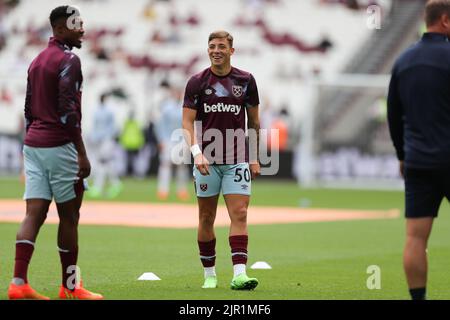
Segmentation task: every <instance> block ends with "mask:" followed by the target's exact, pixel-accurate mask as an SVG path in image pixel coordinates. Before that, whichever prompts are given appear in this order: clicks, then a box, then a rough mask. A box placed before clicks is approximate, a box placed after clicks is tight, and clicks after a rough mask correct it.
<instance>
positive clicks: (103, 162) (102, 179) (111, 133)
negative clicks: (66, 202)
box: [88, 94, 123, 198]
mask: <svg viewBox="0 0 450 320" xmlns="http://www.w3.org/2000/svg"><path fill="white" fill-rule="evenodd" d="M106 99H107V95H106V94H102V95H101V96H100V103H99V105H98V107H97V109H96V110H95V113H94V121H93V125H92V129H91V134H90V139H89V142H90V147H91V149H92V150H91V155H92V159H93V163H92V168H93V170H92V178H93V185H92V186H91V187H90V188H89V191H88V196H90V197H92V198H99V197H102V196H104V195H105V194H104V192H105V187H106V185H107V184H108V188H107V189H106V190H107V191H106V196H107V197H108V198H115V197H117V196H118V195H119V194H120V192H121V191H122V188H123V187H122V183H121V181H120V179H119V175H118V171H117V169H116V168H115V149H116V145H117V144H116V138H117V136H118V133H119V132H118V128H117V125H116V119H115V115H114V112H113V110H112V109H111V107H110V106H109V105H108V103H107V102H106Z"/></svg>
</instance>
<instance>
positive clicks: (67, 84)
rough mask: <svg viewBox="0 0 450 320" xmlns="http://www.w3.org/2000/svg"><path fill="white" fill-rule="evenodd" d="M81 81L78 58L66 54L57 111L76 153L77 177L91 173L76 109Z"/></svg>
mask: <svg viewBox="0 0 450 320" xmlns="http://www.w3.org/2000/svg"><path fill="white" fill-rule="evenodd" d="M81 82H82V75H81V63H80V59H79V58H78V57H77V56H76V55H70V56H69V55H68V56H67V57H65V58H64V60H63V61H62V62H61V66H60V70H59V76H58V89H59V90H58V109H57V112H58V115H59V118H60V121H61V123H62V124H63V125H64V127H65V129H66V130H67V131H68V133H69V135H70V137H71V140H72V142H73V144H74V145H75V148H76V150H77V153H78V177H80V178H86V177H88V176H89V174H90V173H91V164H90V162H89V159H88V157H87V153H86V148H85V146H84V142H83V138H82V136H81V113H80V111H79V110H77V103H78V99H79V90H80V86H81Z"/></svg>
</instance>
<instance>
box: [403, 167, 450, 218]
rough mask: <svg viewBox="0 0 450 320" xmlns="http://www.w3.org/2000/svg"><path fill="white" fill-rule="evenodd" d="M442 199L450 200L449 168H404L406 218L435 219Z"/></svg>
mask: <svg viewBox="0 0 450 320" xmlns="http://www.w3.org/2000/svg"><path fill="white" fill-rule="evenodd" d="M444 197H446V198H447V200H450V168H449V169H414V168H405V216H406V218H421V217H437V215H438V211H439V207H440V205H441V202H442V199H443V198H444Z"/></svg>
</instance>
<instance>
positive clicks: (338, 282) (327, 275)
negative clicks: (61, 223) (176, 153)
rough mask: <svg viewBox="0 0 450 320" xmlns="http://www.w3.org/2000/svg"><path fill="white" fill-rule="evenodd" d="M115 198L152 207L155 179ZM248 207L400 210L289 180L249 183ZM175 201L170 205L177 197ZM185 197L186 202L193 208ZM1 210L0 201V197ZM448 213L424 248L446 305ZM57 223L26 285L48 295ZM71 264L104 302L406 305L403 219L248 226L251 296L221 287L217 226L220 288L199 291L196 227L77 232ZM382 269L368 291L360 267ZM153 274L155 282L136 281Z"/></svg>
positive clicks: (129, 183) (223, 275) (2, 285)
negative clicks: (261, 266) (262, 264)
mask: <svg viewBox="0 0 450 320" xmlns="http://www.w3.org/2000/svg"><path fill="white" fill-rule="evenodd" d="M125 185H126V186H125V191H124V193H123V194H122V195H121V196H120V197H119V198H118V199H115V201H133V202H135V201H150V202H156V196H155V193H156V192H155V188H156V187H155V186H156V183H155V181H154V180H126V181H125ZM22 189H23V186H22V185H21V184H20V183H19V182H18V179H16V178H11V179H2V180H0V190H1V193H0V194H1V195H0V197H1V198H20V196H21V194H22ZM253 194H254V196H253V197H252V205H255V206H257V205H262V206H265V205H270V206H294V207H295V206H299V205H300V204H302V205H309V206H311V207H316V208H352V209H391V208H398V209H400V210H403V194H402V192H379V191H356V190H305V189H300V188H298V186H297V185H296V184H295V183H291V182H277V183H274V182H266V181H257V182H256V183H254V186H253ZM171 200H173V201H174V202H176V201H177V200H176V199H175V197H174V198H173V199H171ZM194 201H195V199H192V200H191V202H194ZM0 206H1V200H0ZM449 213H450V210H449V206H448V204H447V203H445V204H443V205H442V207H441V212H440V217H439V218H438V219H437V221H436V223H435V227H434V231H433V234H432V236H431V239H430V245H429V249H428V255H429V269H430V270H429V285H428V292H429V294H428V298H429V299H449V298H450V290H449V289H448V288H450V279H449V278H448V277H447V274H448V272H447V269H448V261H450V250H449V249H450V243H449V241H448V234H449V233H450V215H449ZM17 228H18V225H17V224H7V223H0V299H6V290H7V287H8V283H9V281H10V279H11V276H12V272H13V271H12V268H13V263H14V238H15V233H16V231H17ZM56 232H57V228H56V226H55V225H44V227H43V228H42V230H41V233H40V235H39V238H38V241H37V246H36V250H35V253H34V256H33V260H32V263H31V265H30V270H29V280H30V283H31V284H32V285H33V287H35V288H36V289H37V290H39V291H41V292H42V293H43V294H46V295H49V296H50V297H52V298H56V296H57V292H58V286H59V284H60V264H59V256H58V253H57V250H56ZM79 232H80V256H79V265H80V267H81V271H82V276H83V279H84V283H85V285H86V287H88V288H90V289H92V290H94V291H98V292H100V293H102V294H104V295H105V297H106V298H107V299H170V300H179V299H204V300H208V299H220V300H237V299H255V300H259V299H289V300H294V299H295V300H297V299H408V298H409V296H408V291H407V287H406V283H405V279H404V274H403V269H402V249H403V243H404V219H403V218H399V219H394V220H365V221H341V222H319V223H303V224H284V225H283V224H279V225H264V226H250V227H249V233H250V238H249V262H248V265H249V266H251V265H252V264H253V263H254V262H256V261H266V262H268V263H269V264H270V265H271V266H272V269H271V270H251V269H250V268H249V269H248V274H249V275H250V276H254V277H257V278H258V279H259V281H260V285H259V286H258V288H257V289H256V290H255V291H251V292H236V291H232V290H230V289H229V283H230V281H231V277H232V264H231V257H230V249H229V246H228V229H227V228H216V234H217V248H216V251H217V260H216V269H217V273H218V279H219V288H217V289H214V290H204V289H201V285H202V281H203V275H202V268H201V264H200V261H199V258H198V248H197V244H196V230H195V229H181V230H175V229H157V228H129V227H106V226H84V225H82V226H80V229H79ZM371 265H377V266H379V267H380V269H381V289H379V290H376V289H375V290H369V289H368V288H367V286H366V282H367V279H368V277H369V276H370V274H368V273H367V268H368V267H369V266H371ZM144 272H153V273H155V274H156V275H158V276H159V277H160V278H161V279H162V280H161V281H138V280H137V278H138V277H139V276H140V275H141V274H142V273H144Z"/></svg>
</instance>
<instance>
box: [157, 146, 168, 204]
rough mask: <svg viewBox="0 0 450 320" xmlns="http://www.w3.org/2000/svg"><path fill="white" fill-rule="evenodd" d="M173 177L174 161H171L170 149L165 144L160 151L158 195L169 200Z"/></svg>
mask: <svg viewBox="0 0 450 320" xmlns="http://www.w3.org/2000/svg"><path fill="white" fill-rule="evenodd" d="M171 177H172V162H171V161H170V149H169V145H168V144H164V146H163V147H162V149H161V150H160V153H159V167H158V186H157V197H158V199H160V200H167V198H168V197H169V187H170V180H171Z"/></svg>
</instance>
